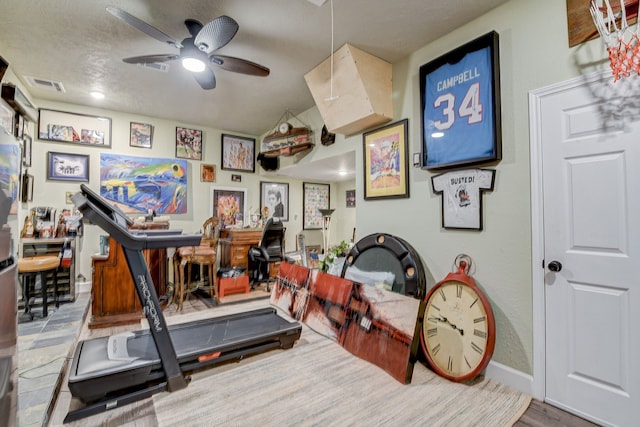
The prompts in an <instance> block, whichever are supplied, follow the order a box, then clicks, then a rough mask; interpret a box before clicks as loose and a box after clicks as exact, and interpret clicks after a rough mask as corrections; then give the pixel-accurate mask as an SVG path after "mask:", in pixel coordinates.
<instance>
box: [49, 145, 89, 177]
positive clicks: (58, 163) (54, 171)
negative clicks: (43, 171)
mask: <svg viewBox="0 0 640 427" xmlns="http://www.w3.org/2000/svg"><path fill="white" fill-rule="evenodd" d="M47 154H48V162H47V179H51V180H58V181H89V156H88V155H84V154H67V153H54V152H52V151H49V152H48V153H47Z"/></svg>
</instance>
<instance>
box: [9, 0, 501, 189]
mask: <svg viewBox="0 0 640 427" xmlns="http://www.w3.org/2000/svg"><path fill="white" fill-rule="evenodd" d="M506 1H507V0H334V3H333V8H334V20H333V25H334V32H333V35H334V42H333V46H334V50H335V49H338V48H339V47H340V46H342V45H343V44H344V43H347V42H348V43H350V44H352V45H353V46H355V47H358V48H359V49H362V50H364V51H366V52H368V53H370V54H372V55H375V56H378V57H380V58H382V59H384V60H386V61H388V62H390V63H394V62H397V61H398V60H401V59H402V58H404V57H406V56H407V55H409V54H410V53H411V52H413V51H415V50H417V49H418V48H420V47H422V46H424V45H426V44H428V43H429V42H430V41H432V40H434V39H436V38H439V37H441V36H442V35H444V34H446V33H448V32H450V31H452V30H454V29H456V28H458V27H460V26H461V25H463V24H465V23H467V22H469V21H471V20H473V19H475V18H476V17H477V16H480V15H482V14H483V13H485V12H487V11H489V10H491V9H493V8H495V7H497V6H499V5H500V4H502V3H505V2H506ZM319 2H321V1H319V0H313V1H311V0H218V1H212V0H208V1H205V0H179V1H176V0H56V1H52V0H3V1H2V2H0V56H2V57H3V58H4V59H5V60H7V61H8V62H9V64H10V67H11V69H12V70H13V72H14V73H15V74H16V75H18V76H19V78H21V79H22V80H23V83H24V84H25V85H26V86H27V87H28V88H29V92H30V93H31V94H32V96H33V97H34V98H39V99H46V100H53V101H60V102H65V103H70V104H78V105H87V106H95V107H100V108H105V109H110V110H116V111H122V112H130V113H132V114H141V115H147V116H152V117H159V118H163V119H170V120H174V121H176V122H180V123H184V124H190V125H201V126H208V127H214V128H217V129H221V130H224V131H227V132H237V133H243V134H250V135H260V134H263V133H265V132H267V131H270V130H271V129H272V128H273V127H274V126H275V125H276V124H277V121H278V119H279V118H280V117H282V115H283V114H284V113H285V112H286V111H290V112H291V113H293V114H299V113H301V112H303V111H305V110H307V109H309V108H310V107H312V106H313V105H314V103H313V98H312V97H311V93H310V91H309V89H308V87H307V85H306V83H305V81H304V74H306V73H307V72H308V71H310V70H311V69H313V68H314V67H315V66H316V65H318V64H319V63H320V62H322V61H323V60H324V59H326V58H327V57H329V56H330V54H331V39H332V34H331V26H332V25H331V24H332V22H331V1H330V0H329V1H327V2H326V3H325V4H324V5H322V6H316V5H315V4H314V3H319ZM109 5H113V6H117V7H119V8H121V9H123V10H125V11H126V12H128V13H130V14H131V15H134V16H136V17H137V18H139V19H141V20H143V21H145V22H146V23H148V24H150V25H152V26H154V27H156V28H157V29H159V30H161V31H163V32H164V33H166V34H168V35H169V36H171V37H173V38H175V39H176V40H182V39H183V38H185V37H187V36H188V35H189V33H188V32H187V30H186V28H185V26H184V20H185V19H187V18H193V19H197V20H199V21H200V22H202V23H203V24H204V23H207V22H209V21H211V20H212V19H213V18H215V17H217V16H219V15H228V16H230V17H232V18H233V19H235V20H236V21H237V22H238V24H239V26H240V29H239V31H238V33H237V34H236V36H235V37H234V38H233V40H231V42H230V43H229V44H228V45H226V46H224V47H222V48H221V49H219V50H218V51H217V53H219V54H221V55H229V56H235V57H239V58H243V59H247V60H250V61H253V62H256V63H258V64H261V65H264V66H266V67H268V68H270V70H271V73H270V75H269V76H268V77H253V76H247V75H243V74H237V73H232V72H229V71H225V70H221V69H220V68H216V67H215V66H212V68H213V70H214V72H215V74H216V79H217V86H216V88H215V89H213V90H203V89H201V88H200V86H199V85H198V84H197V83H196V81H195V80H194V79H193V76H192V75H190V72H188V71H186V70H184V69H183V68H182V66H181V65H180V64H179V62H177V61H175V62H171V63H169V64H170V68H169V71H168V72H166V73H165V72H160V71H155V70H150V69H146V68H142V67H140V66H138V65H130V64H126V63H124V62H122V58H125V57H131V56H139V55H148V54H166V53H178V49H176V48H175V47H172V46H170V45H168V44H163V43H162V42H159V41H157V40H155V39H153V38H151V37H149V36H148V35H146V34H144V33H142V32H140V31H138V30H136V29H134V28H132V27H131V26H129V25H127V24H125V23H124V22H122V21H121V20H119V19H117V18H115V17H114V16H112V15H111V14H109V13H108V12H107V11H106V9H105V8H106V6H109ZM453 47H454V46H452V48H453ZM26 76H31V77H36V78H41V79H47V80H53V81H58V82H61V83H62V84H63V86H64V88H65V90H66V91H65V93H57V92H54V91H50V90H45V89H41V88H34V87H31V86H30V85H29V84H28V82H27V81H26ZM92 90H99V91H102V92H104V93H105V94H106V98H105V99H103V100H101V101H96V100H94V99H92V98H91V97H90V95H89V92H90V91H92ZM347 161H351V160H347ZM353 164H354V165H355V160H354V161H353ZM306 169H307V171H308V170H309V167H306ZM351 179H352V178H351Z"/></svg>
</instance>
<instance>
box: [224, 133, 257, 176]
mask: <svg viewBox="0 0 640 427" xmlns="http://www.w3.org/2000/svg"><path fill="white" fill-rule="evenodd" d="M220 156H221V157H220V158H221V159H222V164H221V166H220V169H222V170H229V171H237V172H251V173H253V172H255V170H256V140H255V139H254V138H246V137H244V136H236V135H229V134H222V144H221V153H220Z"/></svg>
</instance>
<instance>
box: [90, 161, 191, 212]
mask: <svg viewBox="0 0 640 427" xmlns="http://www.w3.org/2000/svg"><path fill="white" fill-rule="evenodd" d="M187 184H188V181H187V161H186V160H179V159H161V158H149V157H137V156H125V155H122V154H106V153H102V154H100V195H102V196H103V197H105V198H107V199H108V200H110V201H112V202H114V203H116V204H117V206H118V207H119V208H120V209H122V210H123V211H124V212H126V213H147V212H148V211H149V210H153V211H155V212H156V213H157V214H183V213H187V188H188V186H187Z"/></svg>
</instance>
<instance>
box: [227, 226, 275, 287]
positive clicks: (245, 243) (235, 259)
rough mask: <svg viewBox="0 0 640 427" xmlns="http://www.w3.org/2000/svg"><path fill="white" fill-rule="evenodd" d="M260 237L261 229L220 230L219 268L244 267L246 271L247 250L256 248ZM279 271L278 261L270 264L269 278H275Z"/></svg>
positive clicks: (247, 263)
mask: <svg viewBox="0 0 640 427" xmlns="http://www.w3.org/2000/svg"><path fill="white" fill-rule="evenodd" d="M261 237H262V228H242V229H233V228H224V229H222V230H220V267H221V268H225V267H245V268H247V270H248V266H249V256H248V254H249V248H250V247H251V246H257V245H258V243H260V238H261ZM279 269H280V261H277V262H272V263H270V265H269V277H270V278H274V277H276V276H277V275H278V271H279ZM247 273H248V271H247Z"/></svg>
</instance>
